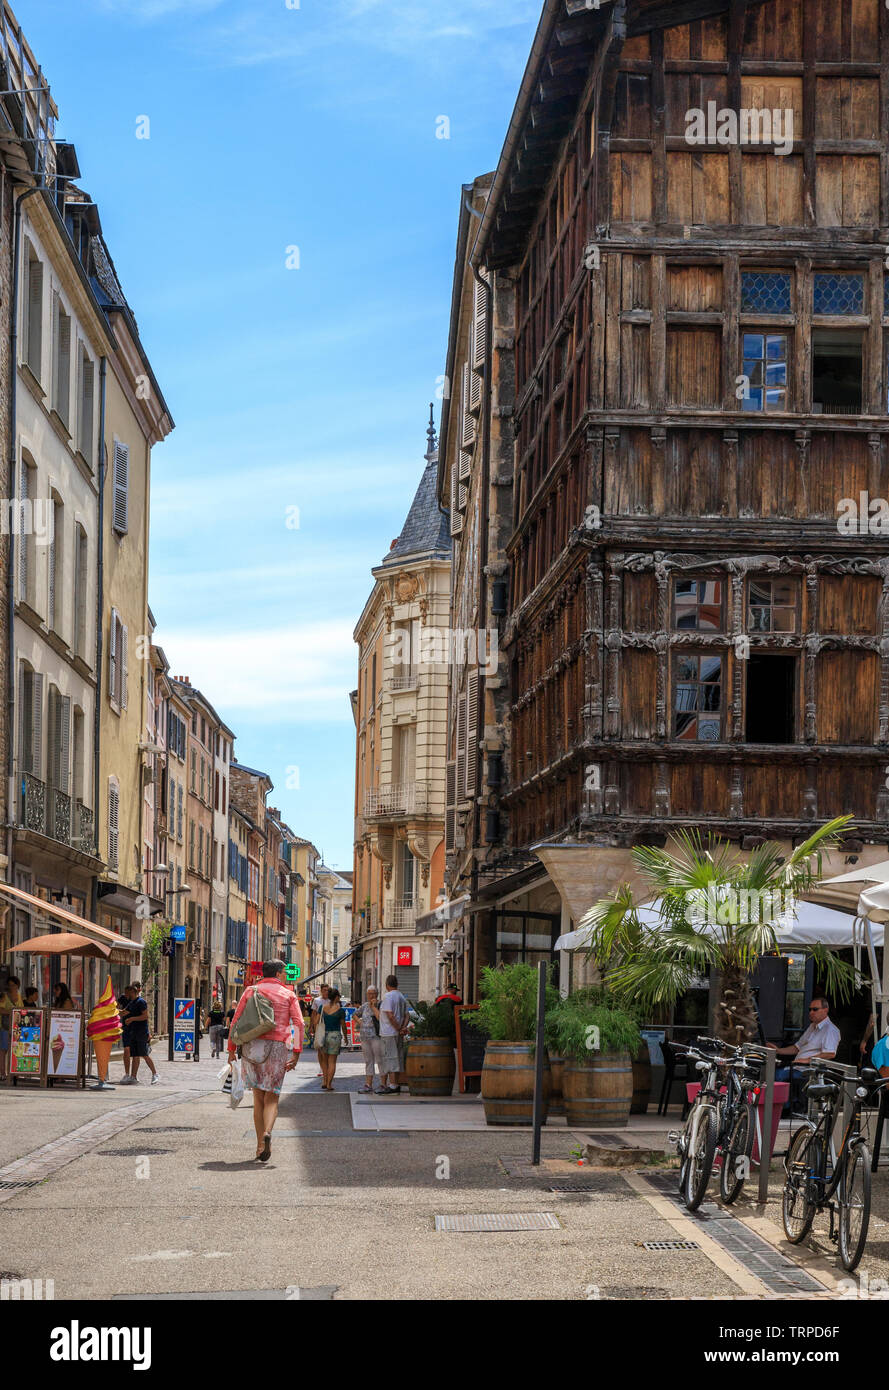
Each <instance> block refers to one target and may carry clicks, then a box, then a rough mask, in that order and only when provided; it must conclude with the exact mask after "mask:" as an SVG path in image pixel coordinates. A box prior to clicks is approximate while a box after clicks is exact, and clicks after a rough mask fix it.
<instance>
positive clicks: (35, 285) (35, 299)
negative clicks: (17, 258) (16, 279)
mask: <svg viewBox="0 0 889 1390" xmlns="http://www.w3.org/2000/svg"><path fill="white" fill-rule="evenodd" d="M26 354H27V363H28V366H29V367H30V368H31V371H32V372H33V373H34V375H35V376H36V378H37V380H38V381H39V380H40V359H41V356H42V354H43V266H42V264H41V262H40V261H38V260H37V258H36V257H31V258H30V260H29V261H28V341H27V345H26Z"/></svg>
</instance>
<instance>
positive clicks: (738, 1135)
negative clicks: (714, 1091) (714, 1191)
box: [719, 1102, 753, 1204]
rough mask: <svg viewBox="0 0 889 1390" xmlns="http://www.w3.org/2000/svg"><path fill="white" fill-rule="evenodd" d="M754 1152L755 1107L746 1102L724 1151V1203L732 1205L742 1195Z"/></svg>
mask: <svg viewBox="0 0 889 1390" xmlns="http://www.w3.org/2000/svg"><path fill="white" fill-rule="evenodd" d="M752 1152H753V1106H752V1105H750V1104H749V1102H745V1103H744V1104H742V1105H741V1107H740V1109H739V1110H738V1113H737V1115H736V1116H735V1121H734V1124H733V1125H732V1127H731V1131H730V1133H729V1137H728V1143H727V1144H726V1146H725V1148H724V1149H723V1151H722V1168H721V1170H720V1173H719V1191H720V1193H721V1194H722V1200H723V1201H724V1202H726V1203H728V1204H731V1203H732V1202H734V1200H735V1199H736V1197H738V1196H739V1195H740V1192H741V1188H742V1187H743V1186H744V1183H745V1182H746V1180H747V1178H748V1177H749V1175H750V1155H751V1154H752Z"/></svg>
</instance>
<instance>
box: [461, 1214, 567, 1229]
mask: <svg viewBox="0 0 889 1390" xmlns="http://www.w3.org/2000/svg"><path fill="white" fill-rule="evenodd" d="M435 1229H436V1230H437V1231H446V1232H450V1231H560V1230H561V1229H562V1228H561V1226H560V1225H559V1222H558V1220H557V1218H556V1217H555V1216H553V1214H552V1212H551V1211H523V1212H515V1213H512V1214H510V1215H506V1214H505V1213H503V1212H493V1213H488V1214H487V1215H485V1216H436V1218H435Z"/></svg>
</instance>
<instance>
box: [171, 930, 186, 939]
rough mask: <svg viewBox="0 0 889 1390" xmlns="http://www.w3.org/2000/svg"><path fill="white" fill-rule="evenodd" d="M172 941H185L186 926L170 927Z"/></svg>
mask: <svg viewBox="0 0 889 1390" xmlns="http://www.w3.org/2000/svg"><path fill="white" fill-rule="evenodd" d="M170 940H171V941H179V942H184V941H185V927H179V926H173V927H171V928H170Z"/></svg>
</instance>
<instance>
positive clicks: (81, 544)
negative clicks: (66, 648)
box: [74, 526, 87, 656]
mask: <svg viewBox="0 0 889 1390" xmlns="http://www.w3.org/2000/svg"><path fill="white" fill-rule="evenodd" d="M75 547H76V549H75V553H74V651H75V653H76V654H77V655H78V656H83V654H84V648H85V646H86V560H87V550H86V532H85V531H84V529H83V527H82V526H78V527H77V528H76V532H75Z"/></svg>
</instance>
